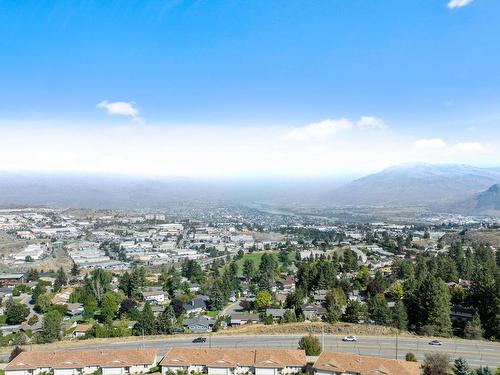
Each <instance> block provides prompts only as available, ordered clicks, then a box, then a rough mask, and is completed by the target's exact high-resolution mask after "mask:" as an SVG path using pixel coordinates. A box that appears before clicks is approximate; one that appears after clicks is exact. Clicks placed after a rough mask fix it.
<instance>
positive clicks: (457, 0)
mask: <svg viewBox="0 0 500 375" xmlns="http://www.w3.org/2000/svg"><path fill="white" fill-rule="evenodd" d="M472 1H473V0H450V1H449V2H448V5H447V7H448V8H449V9H454V8H461V7H464V6H466V5H469V4H470V3H472Z"/></svg>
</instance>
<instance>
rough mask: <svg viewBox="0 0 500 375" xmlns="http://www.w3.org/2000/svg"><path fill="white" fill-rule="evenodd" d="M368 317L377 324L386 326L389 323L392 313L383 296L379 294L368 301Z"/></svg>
mask: <svg viewBox="0 0 500 375" xmlns="http://www.w3.org/2000/svg"><path fill="white" fill-rule="evenodd" d="M367 306H368V315H369V316H370V319H371V320H373V321H374V322H375V324H381V325H385V324H387V323H388V322H389V320H390V316H391V311H390V310H389V306H388V305H387V301H386V300H385V298H384V295H383V294H377V295H376V296H373V297H371V298H369V299H368V302H367Z"/></svg>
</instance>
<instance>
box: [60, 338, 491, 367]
mask: <svg viewBox="0 0 500 375" xmlns="http://www.w3.org/2000/svg"><path fill="white" fill-rule="evenodd" d="M194 337H195V336H192V335H190V336H186V335H183V336H173V337H169V338H167V339H164V338H163V339H161V340H159V339H151V338H149V339H148V338H146V339H145V340H140V339H139V340H134V341H123V342H113V343H106V344H90V345H83V346H82V344H83V342H78V343H75V345H73V346H72V345H71V344H70V343H69V344H68V343H65V348H74V349H79V348H86V349H99V348H108V349H109V348H137V347H153V348H157V349H158V354H159V355H160V356H161V355H163V354H165V352H166V351H167V350H168V349H169V348H171V347H174V346H182V347H186V346H187V347H196V346H204V347H229V348H244V347H274V348H292V349H293V348H297V344H298V341H299V339H300V337H302V335H255V336H251V335H247V336H233V335H213V336H206V337H207V338H208V342H207V343H205V344H193V343H192V342H191V341H192V340H193V338H194ZM342 337H343V336H336V335H324V336H323V337H322V336H321V335H318V338H319V339H320V340H321V341H322V342H323V350H325V351H335V352H342V353H353V354H360V355H369V356H375V357H378V356H380V357H385V358H396V337H394V336H393V337H387V336H358V341H357V342H355V343H354V342H343V341H342ZM116 340H119V339H116ZM429 341H430V339H428V338H425V337H418V338H413V337H399V338H398V339H397V357H398V359H403V360H404V358H405V354H406V353H408V352H412V353H414V354H415V355H416V356H417V359H418V360H419V361H421V360H422V359H423V358H424V355H425V353H430V352H432V351H440V352H446V353H448V354H450V355H451V356H452V358H453V359H455V358H458V357H463V358H465V359H467V361H468V362H469V364H470V365H471V366H473V367H479V366H489V367H493V368H494V367H497V366H500V343H494V342H488V341H469V340H461V339H443V340H440V341H442V343H443V345H442V346H431V345H429Z"/></svg>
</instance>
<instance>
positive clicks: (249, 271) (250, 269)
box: [243, 259, 255, 282]
mask: <svg viewBox="0 0 500 375" xmlns="http://www.w3.org/2000/svg"><path fill="white" fill-rule="evenodd" d="M254 275H255V264H254V262H253V261H252V260H251V259H246V260H245V262H243V276H245V278H246V280H247V282H248V281H250V280H251V279H252V278H253V277H254Z"/></svg>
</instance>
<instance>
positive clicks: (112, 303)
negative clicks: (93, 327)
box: [100, 291, 123, 324]
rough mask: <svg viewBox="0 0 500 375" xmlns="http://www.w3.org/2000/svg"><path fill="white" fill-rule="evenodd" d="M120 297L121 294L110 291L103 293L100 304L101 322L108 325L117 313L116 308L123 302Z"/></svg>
mask: <svg viewBox="0 0 500 375" xmlns="http://www.w3.org/2000/svg"><path fill="white" fill-rule="evenodd" d="M122 296H123V294H121V295H120V294H118V293H115V292H111V291H110V292H106V293H104V296H103V297H102V302H101V314H100V318H101V321H103V322H104V323H108V324H110V323H111V322H112V321H113V319H114V317H115V315H116V312H117V311H118V307H119V306H120V303H121V302H122V300H123V298H122Z"/></svg>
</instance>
